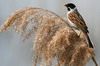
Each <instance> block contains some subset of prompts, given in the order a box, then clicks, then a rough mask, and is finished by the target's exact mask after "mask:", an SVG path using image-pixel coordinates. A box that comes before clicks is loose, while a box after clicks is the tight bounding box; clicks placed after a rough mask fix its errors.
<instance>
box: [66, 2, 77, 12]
mask: <svg viewBox="0 0 100 66" xmlns="http://www.w3.org/2000/svg"><path fill="white" fill-rule="evenodd" d="M65 6H66V7H67V10H68V11H71V10H73V9H76V6H75V5H74V4H73V3H68V4H66V5H65Z"/></svg>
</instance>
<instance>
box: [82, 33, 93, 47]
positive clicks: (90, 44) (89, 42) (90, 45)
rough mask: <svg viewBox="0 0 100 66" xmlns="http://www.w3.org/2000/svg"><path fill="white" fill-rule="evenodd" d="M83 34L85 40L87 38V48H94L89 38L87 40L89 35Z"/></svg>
mask: <svg viewBox="0 0 100 66" xmlns="http://www.w3.org/2000/svg"><path fill="white" fill-rule="evenodd" d="M84 34H85V36H86V38H87V41H88V44H89V47H90V48H94V45H93V43H92V42H91V40H90V38H89V35H88V34H87V33H84Z"/></svg>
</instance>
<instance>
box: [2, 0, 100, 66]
mask: <svg viewBox="0 0 100 66" xmlns="http://www.w3.org/2000/svg"><path fill="white" fill-rule="evenodd" d="M69 2H71V3H74V4H76V6H77V8H78V10H79V12H80V13H81V15H82V16H83V18H84V20H85V22H86V24H87V25H88V27H89V31H90V33H89V35H90V37H91V40H92V41H93V43H94V44H95V46H96V47H95V52H96V56H95V57H96V60H97V62H98V64H100V55H99V54H100V51H99V50H100V44H99V41H100V35H99V34H100V27H99V25H100V13H99V12H100V7H99V6H100V0H0V25H2V24H3V23H4V21H5V19H6V18H7V17H8V16H9V15H10V14H11V13H12V12H14V11H16V10H18V9H21V8H23V7H27V6H31V7H38V8H43V9H48V10H50V11H52V12H55V13H56V14H58V15H59V16H61V17H62V18H63V17H66V13H67V10H66V8H65V6H64V5H65V4H67V3H69ZM33 54H34V53H33V52H32V39H30V40H27V41H25V42H22V41H21V40H20V37H19V36H18V35H17V34H16V33H15V32H14V31H8V30H7V31H5V32H2V33H0V66H32V56H33ZM87 66H94V63H93V62H92V61H89V63H87Z"/></svg>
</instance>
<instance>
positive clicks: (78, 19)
mask: <svg viewBox="0 0 100 66" xmlns="http://www.w3.org/2000/svg"><path fill="white" fill-rule="evenodd" d="M65 6H66V7H67V10H68V13H67V19H68V24H69V25H70V26H71V27H72V28H74V29H77V30H81V31H82V32H83V33H84V34H85V36H86V38H87V41H88V45H89V47H90V48H94V45H93V43H92V42H91V40H90V38H89V36H88V33H89V31H88V27H87V25H86V23H85V21H84V19H83V17H82V16H81V15H80V13H79V12H78V10H77V8H76V6H75V5H74V4H73V3H68V4H66V5H65Z"/></svg>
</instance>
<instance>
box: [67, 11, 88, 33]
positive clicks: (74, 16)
mask: <svg viewBox="0 0 100 66" xmlns="http://www.w3.org/2000/svg"><path fill="white" fill-rule="evenodd" d="M68 18H69V19H70V21H71V22H73V23H74V24H76V25H77V26H78V27H79V28H81V29H82V30H83V31H85V32H87V33H89V31H88V27H87V25H86V23H85V21H84V19H83V18H82V16H81V15H80V14H79V13H78V11H77V10H76V11H73V12H71V13H69V14H68Z"/></svg>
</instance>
